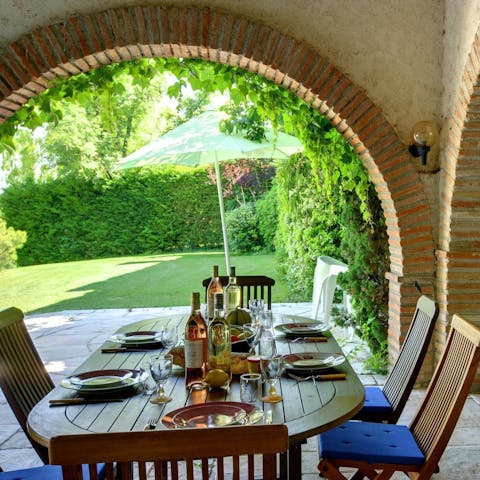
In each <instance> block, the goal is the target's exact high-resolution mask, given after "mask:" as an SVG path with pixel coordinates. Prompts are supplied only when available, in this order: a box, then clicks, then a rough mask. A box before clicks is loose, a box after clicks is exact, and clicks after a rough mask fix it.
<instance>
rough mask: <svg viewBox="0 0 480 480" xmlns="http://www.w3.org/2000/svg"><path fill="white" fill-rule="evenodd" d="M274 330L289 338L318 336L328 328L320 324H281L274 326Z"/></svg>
mask: <svg viewBox="0 0 480 480" xmlns="http://www.w3.org/2000/svg"><path fill="white" fill-rule="evenodd" d="M275 329H276V330H278V331H279V332H281V333H283V334H285V335H291V336H295V335H298V336H308V335H318V334H320V333H322V332H325V331H327V330H329V328H328V326H327V325H326V324H325V323H322V322H302V323H283V324H281V325H276V326H275Z"/></svg>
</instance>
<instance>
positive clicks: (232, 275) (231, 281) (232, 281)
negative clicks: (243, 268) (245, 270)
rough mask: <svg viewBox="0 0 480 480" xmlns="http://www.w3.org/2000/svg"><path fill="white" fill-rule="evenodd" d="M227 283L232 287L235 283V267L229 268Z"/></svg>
mask: <svg viewBox="0 0 480 480" xmlns="http://www.w3.org/2000/svg"><path fill="white" fill-rule="evenodd" d="M228 283H229V284H230V285H234V284H236V283H237V275H236V274H235V267H231V268H230V276H229V277H228Z"/></svg>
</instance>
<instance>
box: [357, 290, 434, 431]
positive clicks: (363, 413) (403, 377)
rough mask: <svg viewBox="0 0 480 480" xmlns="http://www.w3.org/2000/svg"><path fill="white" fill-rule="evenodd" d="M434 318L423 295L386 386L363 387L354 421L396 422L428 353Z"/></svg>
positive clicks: (432, 304)
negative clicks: (363, 396) (361, 401)
mask: <svg viewBox="0 0 480 480" xmlns="http://www.w3.org/2000/svg"><path fill="white" fill-rule="evenodd" d="M437 317H438V305H437V304H436V303H435V302H434V301H433V300H431V299H430V298H428V297H426V296H425V295H422V296H421V297H420V298H419V299H418V301H417V306H416V308H415V312H414V314H413V319H412V323H411V324H410V327H409V329H408V332H407V335H406V337H405V340H404V342H403V345H402V348H401V349H400V353H399V355H398V358H397V360H396V362H395V364H394V366H393V367H392V369H391V370H390V373H389V374H388V376H387V378H386V380H385V385H384V386H383V388H379V387H373V386H372V387H369V386H367V387H365V404H364V406H363V408H362V409H361V410H360V411H359V412H358V413H357V415H356V416H355V417H354V418H355V419H356V420H363V421H369V422H385V423H397V420H398V419H399V417H400V415H401V414H402V411H403V409H404V407H405V404H406V403H407V400H408V397H409V396H410V393H411V391H412V389H413V386H414V385H415V382H416V380H417V377H418V373H419V372H420V368H421V366H422V363H423V360H424V359H425V355H426V354H427V350H428V346H429V343H430V339H431V338H432V334H433V330H434V327H435V322H436V320H437Z"/></svg>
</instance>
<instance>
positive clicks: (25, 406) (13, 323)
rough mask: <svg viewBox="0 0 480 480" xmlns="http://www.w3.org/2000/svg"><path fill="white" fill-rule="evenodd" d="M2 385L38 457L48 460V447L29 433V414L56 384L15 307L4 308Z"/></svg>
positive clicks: (0, 341) (0, 339)
mask: <svg viewBox="0 0 480 480" xmlns="http://www.w3.org/2000/svg"><path fill="white" fill-rule="evenodd" d="M0 387H1V388H2V390H3V393H4V394H5V397H6V399H7V402H8V403H9V405H10V407H11V408H12V410H13V413H14V414H15V416H16V417H17V420H18V423H19V424H20V426H21V427H22V429H23V431H24V432H25V435H26V436H27V438H28V439H29V440H30V443H31V444H32V446H33V448H34V449H35V451H36V452H37V453H38V456H39V457H40V458H41V460H42V461H43V462H44V463H48V451H47V449H46V448H45V447H43V446H41V445H39V444H38V443H37V442H36V441H35V440H34V439H33V438H32V437H31V436H30V434H29V433H28V430H27V417H28V414H29V413H30V411H31V409H32V408H33V407H34V406H35V405H36V404H37V403H38V402H39V401H40V400H41V399H42V398H43V397H44V396H45V395H46V394H47V393H49V392H50V391H51V390H53V388H54V383H53V381H52V379H51V378H50V375H49V374H48V372H47V370H46V369H45V366H44V365H43V363H42V360H41V358H40V356H39V355H38V352H37V350H36V348H35V346H34V344H33V342H32V339H31V338H30V335H29V333H28V330H27V327H26V326H25V323H24V321H23V312H22V311H21V310H19V309H18V308H14V307H11V308H7V309H5V310H2V311H0Z"/></svg>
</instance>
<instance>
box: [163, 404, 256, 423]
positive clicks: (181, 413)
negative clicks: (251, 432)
mask: <svg viewBox="0 0 480 480" xmlns="http://www.w3.org/2000/svg"><path fill="white" fill-rule="evenodd" d="M262 418H263V412H262V411H261V410H260V409H258V408H257V407H255V405H251V404H249V403H242V402H211V403H202V404H198V405H189V406H187V407H183V408H178V409H177V410H173V411H172V412H169V413H167V414H166V415H165V416H164V417H163V418H162V423H163V424H164V425H165V426H166V427H168V428H185V427H189V428H213V427H225V426H227V425H236V424H243V423H245V422H246V421H247V422H248V423H249V424H252V423H257V422H258V421H260V420H261V419H262Z"/></svg>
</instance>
